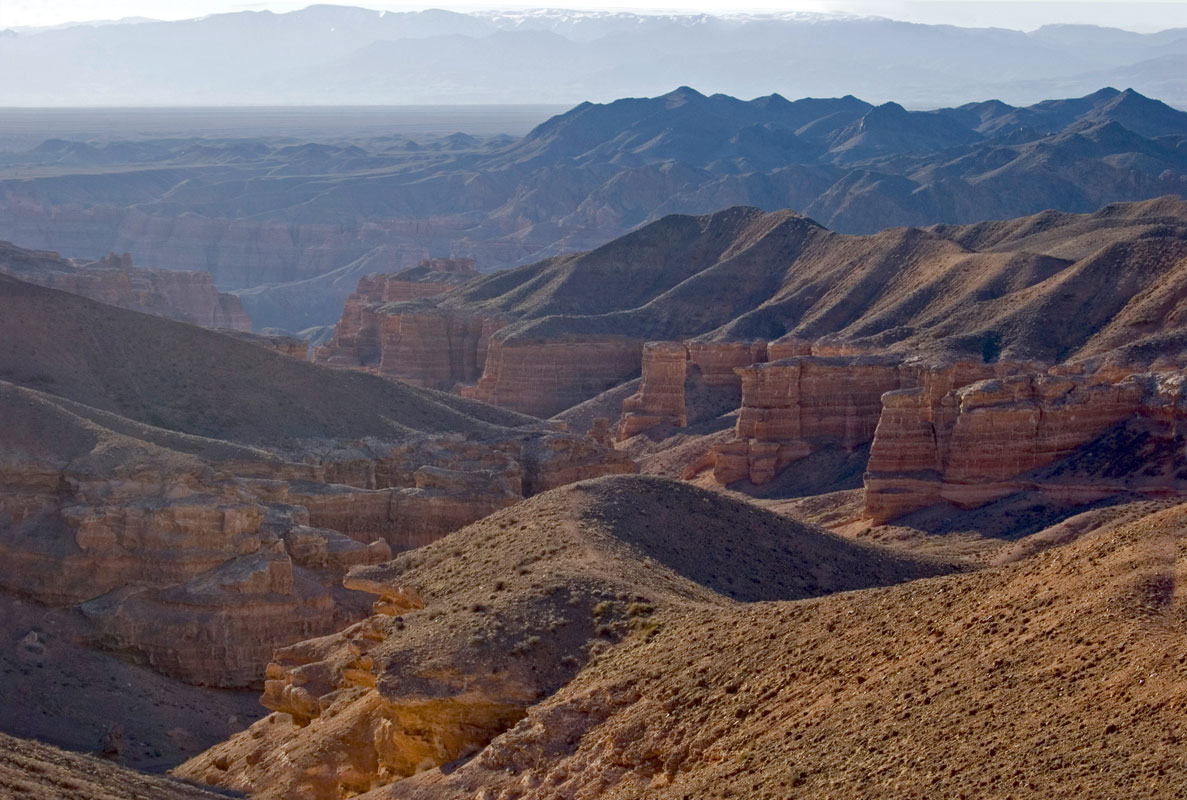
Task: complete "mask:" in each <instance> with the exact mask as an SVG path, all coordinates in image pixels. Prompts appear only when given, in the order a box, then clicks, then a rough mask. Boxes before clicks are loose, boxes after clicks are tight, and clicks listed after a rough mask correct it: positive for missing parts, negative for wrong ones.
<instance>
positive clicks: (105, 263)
mask: <svg viewBox="0 0 1187 800" xmlns="http://www.w3.org/2000/svg"><path fill="white" fill-rule="evenodd" d="M0 273H4V274H7V275H12V276H13V277H16V278H19V279H21V280H23V281H29V282H31V283H37V284H40V285H42V286H48V287H50V288H53V289H60V290H62V291H64V292H70V293H72V294H80V295H82V296H83V297H89V298H91V299H92V300H98V301H99V302H101V303H109V304H111V305H113V306H120V307H121V308H130V309H132V310H134V311H143V312H146V313H149V314H158V315H160V316H162V317H168V318H170V319H176V320H180V321H182V322H190V323H193V324H194V325H202V326H203V327H207V328H223V329H227V330H233V331H243V332H250V331H251V318H250V317H248V315H247V312H246V311H245V310H244V309H243V304H242V303H241V302H240V301H239V298H238V297H236V296H235V295H232V294H225V293H223V292H220V291H218V290H217V289H215V288H214V279H213V278H212V277H211V275H210V273H208V272H186V271H181V270H170V269H144V268H140V267H134V266H132V257H131V256H130V255H128V254H127V253H124V254H123V255H116V254H115V253H111V254H109V255H107V256H105V257H104V258H102V259H100V260H98V261H90V262H87V261H78V260H70V259H65V258H62V257H61V256H59V255H58V254H57V253H50V252H45V251H38V250H25V249H24V248H20V247H17V246H15V245H13V244H11V243H9V242H0ZM289 349H290V351H291V352H290V354H291V355H297V354H298V351H299V347H298V346H296V345H289ZM301 357H304V355H303V354H302V355H301Z"/></svg>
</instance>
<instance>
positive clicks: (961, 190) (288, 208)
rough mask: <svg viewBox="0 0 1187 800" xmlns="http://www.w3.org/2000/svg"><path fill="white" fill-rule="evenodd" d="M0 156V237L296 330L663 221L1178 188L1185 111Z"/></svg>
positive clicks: (1076, 207) (682, 109)
mask: <svg viewBox="0 0 1187 800" xmlns="http://www.w3.org/2000/svg"><path fill="white" fill-rule="evenodd" d="M550 35H551V34H550ZM0 166H2V167H3V171H4V173H5V174H6V175H7V176H8V178H7V179H6V180H0V197H2V198H4V199H3V200H2V201H0V238H6V239H9V240H11V241H14V242H16V243H18V244H20V245H22V246H27V247H35V248H44V249H52V250H57V251H59V252H62V253H63V254H64V255H67V256H72V257H81V256H88V255H91V254H93V253H101V252H109V251H116V252H131V253H132V254H133V256H134V257H135V258H136V260H137V261H138V262H140V263H152V264H154V265H156V266H161V267H167V268H177V269H199V270H207V271H209V272H211V273H213V274H214V276H215V281H216V283H217V284H218V286H219V288H221V289H223V290H224V291H226V290H237V291H239V292H240V293H241V297H242V300H243V302H244V305H245V306H246V307H247V310H248V312H249V313H250V315H251V317H252V319H253V321H254V323H255V325H256V326H257V327H258V328H282V329H286V330H289V331H300V330H304V329H306V328H309V327H310V326H315V325H325V324H329V323H331V322H333V321H334V320H335V319H336V318H337V317H338V316H339V315H340V313H341V309H342V302H343V300H344V299H345V297H346V296H347V295H348V294H349V293H350V292H351V291H352V290H353V289H354V287H355V285H356V284H357V282H358V279H359V278H360V277H362V276H364V275H367V274H370V273H375V272H395V271H398V270H400V269H407V268H410V267H413V266H415V265H416V264H418V263H420V261H421V260H423V259H424V258H426V257H468V258H473V259H475V261H476V262H477V263H478V267H479V269H481V270H484V271H489V270H493V269H497V268H501V267H508V266H515V265H519V264H525V263H531V262H533V261H537V260H539V259H541V258H545V257H550V256H553V255H558V254H561V253H564V252H570V251H573V250H579V249H586V248H590V247H596V246H597V245H599V244H601V243H603V242H605V241H607V240H609V239H612V238H614V237H615V236H618V235H621V234H623V233H625V232H626V231H628V230H630V229H632V228H634V227H636V226H638V225H640V224H644V223H646V222H649V221H652V220H655V219H659V218H661V217H663V216H665V215H667V214H672V213H682V214H706V213H711V212H713V211H717V210H719V209H721V208H725V207H729V206H734V205H750V206H757V207H759V208H763V209H766V210H773V209H778V208H793V209H796V210H798V211H800V212H802V213H804V214H805V215H807V216H809V217H811V218H812V219H815V220H817V221H819V222H820V223H821V224H822V225H824V226H826V227H828V228H830V229H832V230H835V231H840V232H845V233H871V232H874V231H878V230H881V229H883V228H886V227H891V226H896V225H915V226H925V225H932V224H937V223H968V222H974V221H978V220H984V219H1008V218H1013V217H1019V216H1025V215H1028V214H1034V213H1037V212H1039V211H1042V210H1044V209H1048V208H1054V209H1058V210H1062V211H1071V212H1088V211H1092V210H1094V209H1097V208H1100V207H1101V206H1102V205H1105V204H1107V203H1110V202H1117V201H1138V200H1146V199H1149V198H1152V197H1158V196H1162V195H1167V194H1181V193H1183V192H1185V191H1187V113H1185V112H1182V111H1177V110H1175V109H1173V108H1171V107H1170V106H1167V105H1165V104H1164V103H1162V102H1160V101H1157V100H1154V99H1151V98H1148V97H1145V96H1143V95H1142V94H1140V93H1138V92H1137V91H1134V90H1133V89H1126V90H1124V91H1118V90H1117V89H1113V88H1106V89H1101V90H1099V91H1096V92H1093V93H1092V94H1089V95H1086V96H1083V97H1078V98H1070V99H1062V100H1048V101H1043V102H1041V103H1038V104H1035V105H1032V106H1026V107H1014V106H1010V105H1008V104H1006V103H1004V102H1001V101H997V100H993V101H983V102H978V103H970V104H966V105H962V106H959V107H955V108H945V109H939V110H934V111H913V110H909V109H907V108H906V107H904V106H903V105H900V104H898V103H884V104H882V105H878V106H874V105H872V104H870V103H867V102H865V101H863V100H859V99H857V98H856V97H853V96H850V95H846V96H843V97H839V98H831V99H829V98H808V99H802V100H795V101H791V100H787V99H785V98H784V97H782V96H781V95H778V94H769V95H764V96H762V97H759V98H756V99H754V100H749V101H746V100H740V99H737V98H734V97H730V96H728V95H723V94H713V95H706V94H702V93H701V92H698V91H696V90H695V89H692V88H690V87H687V86H682V87H680V88H678V89H676V90H674V91H672V92H669V93H667V94H664V95H660V96H658V97H651V98H627V99H620V100H616V101H614V102H612V103H606V104H596V103H582V104H581V105H579V106H576V107H575V108H573V109H571V110H570V111H568V112H566V113H564V114H560V115H558V116H555V117H553V118H551V119H549V120H547V121H545V122H543V123H542V124H540V125H538V126H537V127H536V128H535V129H533V130H532V131H530V132H529V133H528V134H527V135H526V136H524V137H522V138H520V139H510V140H509V139H508V137H490V138H483V137H481V136H475V135H471V134H466V133H453V134H451V135H447V136H440V135H437V136H429V135H425V136H419V137H406V136H405V137H396V136H375V135H373V134H371V135H367V136H350V135H348V134H347V133H344V134H343V135H342V136H341V137H339V138H338V139H335V140H334V141H300V142H294V141H293V140H292V139H291V138H289V139H284V140H281V139H276V138H269V137H266V136H261V137H258V138H254V139H248V140H244V139H216V138H207V139H202V140H195V139H152V140H135V141H118V140H117V141H85V142H78V141H68V140H63V139H60V138H59V139H58V140H55V141H48V142H45V143H42V144H40V145H39V146H36V147H33V148H31V149H29V150H26V151H23V152H17V153H7V154H0Z"/></svg>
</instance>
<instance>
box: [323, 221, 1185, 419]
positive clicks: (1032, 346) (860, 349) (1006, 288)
mask: <svg viewBox="0 0 1187 800" xmlns="http://www.w3.org/2000/svg"><path fill="white" fill-rule="evenodd" d="M1185 268H1187V205H1185V204H1184V202H1183V201H1182V200H1181V199H1179V198H1171V197H1168V198H1162V199H1158V200H1152V201H1148V202H1145V203H1138V204H1121V205H1115V206H1107V207H1106V208H1104V209H1103V210H1101V211H1098V212H1096V213H1094V214H1090V215H1068V214H1054V213H1044V214H1040V215H1037V216H1035V217H1029V218H1025V219H1021V220H1012V221H1008V222H1001V223H983V224H980V225H976V226H969V227H951V226H940V227H937V228H933V229H928V230H922V229H915V228H895V229H890V230H886V231H882V232H881V233H877V234H872V235H869V236H851V235H845V234H838V233H833V232H831V231H828V230H826V229H824V228H823V227H821V226H820V225H818V224H816V223H815V222H813V221H812V220H810V219H807V218H805V217H802V216H800V215H798V214H795V213H793V212H790V211H781V212H772V213H766V212H762V211H759V210H758V209H755V208H733V209H729V210H726V211H721V212H718V213H716V214H712V215H708V216H704V217H682V216H672V217H666V218H664V219H662V220H660V221H658V222H655V223H652V224H651V225H648V226H645V227H643V228H641V229H639V230H638V231H635V232H634V233H631V234H628V235H627V236H624V237H622V238H620V239H617V240H614V241H612V242H610V243H608V244H606V245H603V246H602V247H600V248H597V249H596V250H592V251H589V252H587V253H581V254H577V255H572V256H563V257H558V258H554V259H550V260H547V261H542V262H540V263H538V264H533V265H529V266H526V267H520V268H518V269H515V270H510V271H507V272H503V273H498V274H496V275H492V276H489V277H484V278H479V279H475V280H472V281H470V282H468V283H466V284H464V285H462V286H460V287H459V288H457V289H455V290H453V291H450V292H447V293H445V294H442V295H439V296H437V297H433V298H429V299H422V300H418V301H414V302H409V303H383V302H377V301H371V302H367V301H366V300H365V299H361V302H359V303H357V304H356V305H353V306H351V313H350V314H348V315H347V316H344V317H343V319H342V321H341V322H340V323H339V325H338V328H337V330H336V332H335V336H334V338H333V339H331V340H330V341H329V342H328V343H327V344H326V345H325V346H324V347H322V348H320V349H318V350H317V351H316V354H315V358H316V359H317V360H321V361H324V362H327V363H330V364H335V365H342V366H356V367H363V368H365V369H368V370H371V371H377V372H379V373H381V374H386V375H391V376H394V377H399V378H401V379H403V380H408V381H411V382H414V383H418V384H421V385H427V386H433V387H435V388H440V389H454V390H455V391H460V392H461V393H463V394H465V395H467V396H471V397H475V398H479V399H483V400H486V401H488V402H493V403H495V404H498V405H502V406H505V407H508V408H512V409H516V410H520V411H524V412H527V413H533V414H538V415H542V416H549V415H552V414H556V413H558V412H560V411H563V410H564V409H566V408H569V407H571V406H573V405H576V404H577V403H580V402H582V401H584V400H587V399H589V398H591V397H593V396H595V395H597V394H599V393H600V392H602V391H605V390H607V389H611V388H612V387H614V386H616V385H617V384H619V383H622V382H624V381H627V380H630V379H632V378H634V377H637V376H638V374H639V371H640V369H641V365H642V361H643V356H644V348H643V345H644V343H646V342H649V341H656V340H660V341H662V340H685V339H695V340H696V341H697V342H702V343H706V344H709V343H729V342H742V343H753V342H764V343H766V342H772V343H778V344H779V345H780V346H781V347H783V349H784V350H785V351H786V352H787V353H788V355H791V354H801V353H802V352H806V348H814V349H815V351H817V352H819V353H822V354H824V353H835V354H843V353H865V352H871V353H902V354H911V355H913V356H914V357H924V358H927V359H930V360H931V361H933V362H941V361H945V360H950V359H953V358H974V359H977V360H980V361H983V362H986V363H989V362H997V361H1003V360H1008V361H1036V362H1042V363H1045V364H1054V363H1059V362H1063V361H1068V360H1073V359H1078V358H1083V357H1086V356H1090V355H1098V354H1102V353H1105V352H1108V351H1112V350H1115V349H1117V348H1122V347H1126V348H1130V351H1131V354H1132V358H1133V359H1135V360H1137V359H1141V358H1143V356H1142V355H1141V354H1142V353H1143V352H1149V353H1150V355H1147V356H1145V357H1144V358H1145V360H1146V361H1152V360H1153V359H1154V358H1155V357H1156V356H1162V357H1169V356H1171V355H1173V354H1174V353H1176V352H1178V349H1179V348H1180V346H1181V345H1180V344H1178V343H1179V342H1180V339H1181V337H1182V321H1181V318H1180V315H1179V314H1177V313H1175V309H1176V308H1177V302H1178V297H1179V294H1180V293H1181V292H1180V291H1179V289H1178V288H1176V287H1178V286H1179V284H1180V283H1181V282H1182V281H1183V280H1184V278H1183V272H1184V269H1185ZM1048 320H1058V321H1059V322H1058V324H1054V325H1052V324H1048V323H1047V322H1046V321H1048ZM773 349H775V348H773ZM754 360H758V359H754ZM749 363H753V362H752V361H742V362H740V363H737V364H735V365H734V366H739V367H740V366H745V365H747V364H749ZM615 416H617V414H615Z"/></svg>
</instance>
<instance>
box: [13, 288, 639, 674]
mask: <svg viewBox="0 0 1187 800" xmlns="http://www.w3.org/2000/svg"><path fill="white" fill-rule="evenodd" d="M0 289H2V290H0V327H2V328H3V332H4V338H5V343H6V346H5V347H4V348H3V349H0V374H2V375H4V376H5V380H4V381H0V420H3V425H0V559H2V560H3V561H4V562H5V563H7V564H9V565H10V566H11V569H6V570H4V571H3V574H0V590H2V591H5V592H9V593H12V594H17V595H20V596H22V597H24V598H27V599H30V600H33V601H35V602H37V603H41V604H44V605H50V606H57V607H63V608H75V607H80V608H82V610H83V611H84V612H85V614H86V617H87V618H88V619H89V620H90V621H91V624H92V626H93V628H94V635H95V637H96V641H97V643H99V644H101V645H102V646H104V647H109V648H113V649H117V650H120V651H124V652H127V653H130V654H132V655H133V656H134V657H136V658H138V659H141V660H143V661H145V662H147V663H148V664H149V665H151V666H153V667H154V668H156V669H158V670H160V671H161V672H164V673H166V674H168V675H170V676H173V677H177V678H181V679H184V680H186V681H190V682H193V683H199V684H207V685H217V686H228V687H233V686H244V685H247V684H250V683H254V682H257V681H258V680H259V679H260V676H261V675H262V672H261V670H262V668H263V664H264V662H265V661H266V659H267V658H268V657H269V656H270V654H271V652H272V651H273V650H275V649H276V648H277V647H280V646H283V645H285V644H288V643H291V642H294V641H297V640H299V639H302V638H308V637H311V636H318V635H323V634H326V633H329V632H331V631H333V630H338V629H340V628H342V627H343V626H344V625H347V624H349V623H350V622H353V621H355V620H357V619H359V618H360V617H361V616H362V615H363V614H364V613H365V612H366V611H367V609H368V608H369V606H370V602H371V601H370V600H369V599H367V598H366V597H365V596H363V595H361V594H359V593H357V592H352V591H348V590H345V589H343V588H341V577H342V575H343V574H344V572H345V571H346V570H347V569H349V568H351V567H353V566H358V565H365V564H375V563H378V562H381V561H384V560H387V559H388V558H390V557H391V555H392V554H393V552H398V551H401V550H406V549H410V548H413V547H418V546H421V545H424V544H427V543H429V542H431V541H433V540H435V539H437V538H440V537H441V536H443V535H445V534H446V533H448V532H449V531H452V530H455V529H457V528H459V527H461V526H463V525H466V524H468V523H470V522H472V521H474V520H476V519H479V518H481V517H483V516H486V515H488V514H490V513H491V512H494V511H497V510H499V509H503V508H505V507H507V506H510V505H513V504H515V503H517V502H519V501H520V500H522V499H523V498H524V497H525V496H527V495H530V494H533V493H535V492H538V491H542V490H544V489H547V488H550V487H552V486H557V485H561V484H563V483H566V482H570V481H573V480H580V479H582V478H587V477H596V476H599V475H607V474H618V473H623V472H633V471H634V470H635V465H634V463H633V462H632V461H631V460H630V458H629V457H627V456H626V455H625V454H621V453H618V452H615V451H614V450H612V449H609V448H607V447H605V446H604V444H603V443H599V441H597V440H596V438H597V437H594V438H587V437H584V436H580V435H576V434H570V433H565V432H563V431H558V430H553V429H551V428H548V427H546V426H544V425H540V424H537V423H534V422H533V421H532V420H531V418H529V417H525V416H522V415H517V414H512V413H510V412H507V411H504V410H500V409H496V408H494V407H491V406H486V405H483V404H480V403H476V402H474V401H471V400H466V399H463V398H459V397H456V396H452V395H445V394H441V393H439V392H432V391H428V390H423V389H416V388H413V387H410V386H407V385H404V384H401V383H398V382H395V381H388V380H381V379H377V378H375V377H373V376H369V375H362V374H344V373H341V372H335V371H331V370H327V369H324V368H320V367H318V366H316V365H313V364H309V363H302V362H300V361H298V360H296V359H293V358H289V357H286V356H284V355H282V354H280V353H278V352H269V351H268V350H266V349H264V348H262V347H259V346H256V345H254V344H247V343H245V342H243V341H241V340H240V339H239V337H237V336H227V335H224V334H222V333H217V332H212V331H205V330H202V329H201V328H197V327H194V326H192V325H184V324H181V323H177V322H173V321H170V320H165V319H160V318H158V317H155V316H151V315H146V314H139V313H131V312H129V311H126V310H123V309H119V308H114V307H112V306H105V305H102V304H99V303H95V302H92V301H90V300H87V299H85V298H82V297H77V296H73V295H70V294H66V293H62V292H57V291H51V290H48V289H45V288H44V287H40V286H36V285H33V284H30V283H25V282H21V281H17V280H14V279H12V278H10V277H8V276H0ZM18 381H19V382H21V383H24V384H27V385H21V383H18Z"/></svg>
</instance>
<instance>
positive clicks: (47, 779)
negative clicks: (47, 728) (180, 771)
mask: <svg viewBox="0 0 1187 800" xmlns="http://www.w3.org/2000/svg"><path fill="white" fill-rule="evenodd" d="M0 796H3V797H6V798H7V797H12V798H16V797H36V798H39V800H42V799H43V800H217V798H220V797H225V795H223V794H220V793H215V792H210V791H205V790H203V789H200V788H198V787H197V786H192V785H187V784H185V783H182V782H181V781H176V780H169V779H166V778H160V777H155V776H149V775H144V774H143V773H139V772H136V771H134V770H130V769H125V768H123V767H119V766H117V765H115V764H112V763H111V762H110V761H104V760H102V759H98V758H94V757H91V756H84V755H79V754H77V753H70V752H66V751H64V750H59V749H57V748H55V747H51V746H49V745H45V744H41V743H39V742H33V741H25V740H22V739H16V738H13V737H12V736H6V735H4V734H2V733H0Z"/></svg>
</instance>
